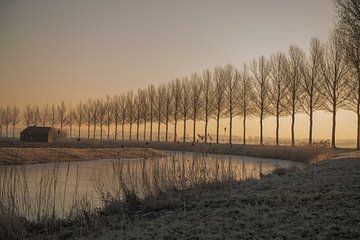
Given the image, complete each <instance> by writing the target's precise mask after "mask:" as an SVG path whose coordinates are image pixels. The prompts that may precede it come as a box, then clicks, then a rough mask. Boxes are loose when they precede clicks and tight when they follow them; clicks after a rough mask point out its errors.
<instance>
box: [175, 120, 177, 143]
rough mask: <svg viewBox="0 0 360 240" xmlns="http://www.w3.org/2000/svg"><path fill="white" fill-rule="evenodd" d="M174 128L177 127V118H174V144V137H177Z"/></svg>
mask: <svg viewBox="0 0 360 240" xmlns="http://www.w3.org/2000/svg"><path fill="white" fill-rule="evenodd" d="M176 127H177V117H176V116H175V117H174V142H176V135H177V132H176V130H177V129H176Z"/></svg>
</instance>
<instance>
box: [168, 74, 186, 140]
mask: <svg viewBox="0 0 360 240" xmlns="http://www.w3.org/2000/svg"><path fill="white" fill-rule="evenodd" d="M171 93H172V96H173V103H174V111H173V116H174V117H173V118H174V142H176V141H177V121H178V117H179V115H180V108H181V99H182V93H183V92H182V87H181V81H180V79H176V80H175V81H172V82H171Z"/></svg>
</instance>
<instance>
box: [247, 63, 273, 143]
mask: <svg viewBox="0 0 360 240" xmlns="http://www.w3.org/2000/svg"><path fill="white" fill-rule="evenodd" d="M251 69H252V73H253V76H254V85H253V87H254V94H253V101H254V104H255V106H256V108H255V110H256V112H257V114H258V115H259V119H260V144H261V145H263V144H264V140H263V121H264V119H265V118H266V117H267V116H268V115H269V107H270V104H271V102H270V95H269V91H270V84H269V73H270V65H269V62H268V60H267V59H266V58H265V57H264V56H261V57H259V58H258V60H254V61H253V62H252V66H251Z"/></svg>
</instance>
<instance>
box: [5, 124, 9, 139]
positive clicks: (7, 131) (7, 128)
mask: <svg viewBox="0 0 360 240" xmlns="http://www.w3.org/2000/svg"><path fill="white" fill-rule="evenodd" d="M5 130H6V138H7V137H8V136H9V135H8V133H9V126H8V125H6V127H5Z"/></svg>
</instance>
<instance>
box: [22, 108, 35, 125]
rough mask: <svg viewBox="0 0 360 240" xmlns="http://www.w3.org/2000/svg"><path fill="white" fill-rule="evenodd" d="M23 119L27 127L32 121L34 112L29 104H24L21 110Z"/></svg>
mask: <svg viewBox="0 0 360 240" xmlns="http://www.w3.org/2000/svg"><path fill="white" fill-rule="evenodd" d="M23 120H24V123H25V125H26V126H27V127H28V126H30V125H32V124H33V123H34V112H33V109H32V108H31V106H30V105H29V104H27V105H26V107H25V109H24V111H23Z"/></svg>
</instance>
